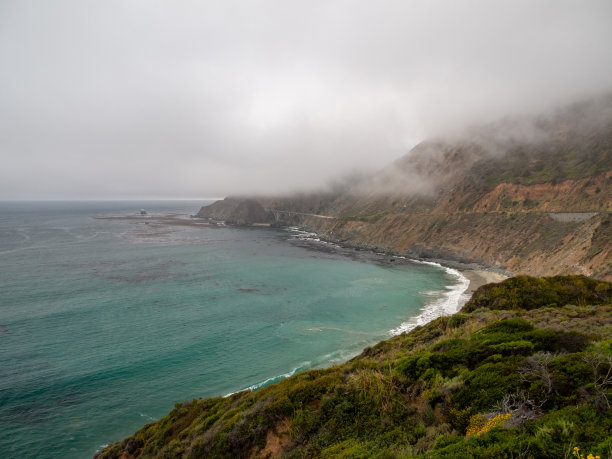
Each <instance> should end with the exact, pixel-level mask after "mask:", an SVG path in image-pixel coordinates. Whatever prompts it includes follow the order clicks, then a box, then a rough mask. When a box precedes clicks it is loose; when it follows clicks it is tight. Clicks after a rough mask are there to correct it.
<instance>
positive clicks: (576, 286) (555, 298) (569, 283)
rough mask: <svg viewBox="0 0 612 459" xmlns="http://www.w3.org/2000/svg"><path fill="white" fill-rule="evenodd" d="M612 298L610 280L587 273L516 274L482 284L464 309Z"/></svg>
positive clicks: (528, 307)
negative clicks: (536, 275)
mask: <svg viewBox="0 0 612 459" xmlns="http://www.w3.org/2000/svg"><path fill="white" fill-rule="evenodd" d="M611 300H612V284H611V283H610V282H605V281H600V280H596V279H591V278H589V277H586V276H555V277H541V278H535V277H530V276H516V277H512V278H510V279H506V280H505V281H503V282H500V283H498V284H487V285H483V286H482V287H480V288H479V289H478V290H476V292H474V294H473V295H472V298H471V299H470V300H469V301H468V302H467V303H466V304H465V306H464V307H463V311H464V312H472V311H475V310H476V309H479V308H487V309H500V310H515V309H526V310H531V309H537V308H542V307H546V306H555V307H556V306H562V305H565V304H576V305H586V304H591V305H597V304H604V303H610V301H611Z"/></svg>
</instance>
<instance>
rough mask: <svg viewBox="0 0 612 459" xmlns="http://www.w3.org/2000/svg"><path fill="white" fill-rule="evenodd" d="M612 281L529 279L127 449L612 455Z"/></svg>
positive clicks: (148, 433) (190, 416) (180, 410)
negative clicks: (577, 450)
mask: <svg viewBox="0 0 612 459" xmlns="http://www.w3.org/2000/svg"><path fill="white" fill-rule="evenodd" d="M611 337H612V284H610V283H608V282H603V281H595V280H593V279H589V278H586V277H584V276H564V277H555V278H546V279H535V278H529V277H526V276H522V277H519V278H514V279H509V280H507V281H504V282H502V283H500V284H489V285H486V286H483V287H481V288H480V289H479V290H478V291H477V292H476V293H475V294H474V296H473V298H472V300H471V301H470V302H468V304H467V305H466V306H465V308H464V312H461V313H458V314H455V315H453V316H450V317H442V318H439V319H437V320H435V321H433V322H431V323H429V324H427V325H425V326H423V327H418V328H416V329H415V330H413V331H412V332H410V333H408V334H403V335H400V336H396V337H393V338H391V339H389V340H387V341H383V342H381V343H379V344H377V345H376V346H374V347H372V348H367V349H365V350H364V351H363V353H362V354H361V355H359V356H358V357H355V358H354V359H352V360H351V361H349V362H347V363H345V364H343V365H339V366H336V367H332V368H328V369H323V370H312V371H306V372H303V373H300V374H297V375H295V376H293V377H291V378H288V379H286V380H284V381H282V382H280V383H278V384H275V385H272V386H268V387H265V388H263V389H261V390H258V391H256V392H249V391H245V392H240V393H237V394H234V395H231V396H229V397H227V398H220V397H219V398H211V399H203V400H192V401H189V402H185V403H183V404H177V405H176V408H175V409H174V410H172V411H171V412H170V414H168V416H166V417H165V418H163V419H161V420H160V421H157V422H153V423H151V424H148V425H146V426H145V427H143V428H142V429H141V430H139V431H138V432H136V433H135V434H134V435H133V436H131V437H129V438H127V439H125V440H123V441H121V442H119V443H116V444H113V445H111V446H109V447H108V448H106V449H105V450H104V451H102V452H101V453H100V454H99V455H98V457H99V458H115V457H124V458H129V457H281V456H282V457H295V458H301V457H363V458H369V457H380V458H393V457H447V458H458V457H490V458H502V457H572V452H573V451H574V450H573V448H575V447H578V448H580V451H581V452H583V453H585V454H586V453H591V454H593V455H600V456H601V457H610V456H611V455H612V437H611V436H610V432H611V431H612V410H611V409H610V403H611V401H612V398H611V397H612V338H611Z"/></svg>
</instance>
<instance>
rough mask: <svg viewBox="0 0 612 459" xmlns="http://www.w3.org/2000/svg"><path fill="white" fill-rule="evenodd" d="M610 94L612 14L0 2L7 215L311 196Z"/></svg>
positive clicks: (437, 6)
mask: <svg viewBox="0 0 612 459" xmlns="http://www.w3.org/2000/svg"><path fill="white" fill-rule="evenodd" d="M610 90H612V2H610V1H609V0H602V1H588V0H586V1H585V0H583V1H578V0H576V1H562V0H550V1H535V0H529V1H522V0H511V1H491V0H483V1H451V0H449V1H444V2H443V1H435V0H429V1H409V0H398V1H384V0H377V1H358V0H346V1H334V0H320V1H318V0H314V1H308V2H306V1H299V2H298V1H289V0H282V1H281V0H278V1H269V0H266V1H247V0H244V1H227V0H224V1H223V2H212V1H145V0H141V1H130V0H118V1H109V0H104V1H102V0H100V1H96V2H93V1H84V0H74V1H59V0H54V1H44V0H40V1H28V0H14V1H12V0H0V199H41V198H43V199H66V198H77V199H89V198H98V199H99V198H108V199H114V198H189V197H192V198H203V197H207V196H224V195H226V194H230V193H237V192H280V191H287V190H293V189H304V188H312V187H315V186H319V185H321V184H325V183H327V182H329V181H330V180H331V179H332V178H334V177H336V176H338V175H340V174H344V173H350V172H353V171H355V170H359V169H364V168H380V167H383V166H384V165H385V164H387V163H388V162H390V161H392V160H394V159H396V158H397V157H399V156H401V155H402V154H403V153H405V152H406V151H407V150H408V149H409V148H410V147H412V146H413V145H414V144H415V143H417V142H418V141H420V140H422V139H424V138H426V137H427V136H430V135H436V134H439V133H443V132H445V131H446V130H449V129H457V128H460V127H462V126H464V125H466V124H472V123H477V122H483V121H488V120H491V119H494V118H495V117H497V116H501V115H505V114H509V113H518V112H524V111H527V112H529V111H535V110H539V109H541V108H543V107H546V106H547V105H549V104H554V103H563V102H565V101H567V100H568V99H572V98H575V97H583V96H589V95H592V94H595V93H597V92H599V91H610Z"/></svg>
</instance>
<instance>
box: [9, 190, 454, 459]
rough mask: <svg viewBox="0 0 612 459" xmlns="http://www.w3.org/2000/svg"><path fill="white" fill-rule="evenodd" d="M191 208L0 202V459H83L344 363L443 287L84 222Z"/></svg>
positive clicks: (387, 271)
mask: <svg viewBox="0 0 612 459" xmlns="http://www.w3.org/2000/svg"><path fill="white" fill-rule="evenodd" d="M200 204H201V203H199V202H190V201H187V202H177V201H174V202H125V201H124V202H38V203H34V202H25V203H24V202H21V203H14V202H4V203H1V202H0V457H9V458H10V457H37V458H44V457H68V458H70V457H75V458H77V457H90V456H91V455H92V454H93V453H94V452H95V451H96V450H97V449H99V448H100V447H101V446H102V445H104V444H107V443H110V442H113V441H117V440H119V439H121V438H123V437H125V436H127V435H129V434H131V433H133V432H134V431H135V430H136V429H138V428H139V427H141V426H142V425H143V424H145V423H147V422H150V421H151V420H154V419H158V418H160V417H162V416H164V415H165V414H166V413H167V412H168V411H169V410H170V409H171V408H172V407H173V404H174V403H176V402H179V401H183V400H185V399H191V398H196V397H207V396H215V395H224V394H228V393H231V392H235V391H238V390H242V389H245V388H249V387H252V388H257V387H259V386H261V385H262V384H267V383H271V382H274V381H277V380H279V379H281V378H282V377H284V376H286V375H288V374H291V373H293V372H295V371H300V370H303V369H308V368H313V367H317V366H324V365H329V364H331V363H335V362H340V361H343V360H346V359H347V358H349V357H351V356H353V355H356V354H357V353H359V352H360V351H361V350H362V349H363V348H364V347H365V346H367V345H370V344H373V343H375V342H377V341H379V340H381V339H384V338H386V337H388V336H389V331H390V330H392V329H394V328H396V327H397V326H398V325H400V324H401V323H403V322H406V321H407V320H409V319H410V318H411V317H414V316H416V315H417V314H418V313H419V311H420V310H421V309H422V308H423V307H424V306H426V305H427V304H428V303H432V302H436V301H440V299H441V298H442V297H443V296H444V295H445V294H448V290H446V289H445V286H447V285H450V284H455V283H457V279H456V277H454V276H453V275H452V273H449V272H448V271H445V270H444V269H442V268H440V267H437V266H433V265H423V264H410V263H409V264H403V265H401V266H389V265H385V264H384V263H379V262H378V261H383V259H384V257H380V260H377V259H376V257H375V256H365V255H363V254H356V253H353V255H352V256H347V253H348V252H347V251H342V250H336V249H335V248H334V247H331V246H323V245H321V247H320V248H321V250H318V249H317V248H316V244H315V248H314V249H313V244H312V243H309V242H306V243H305V242H303V241H300V240H299V239H298V238H296V237H294V236H295V235H294V234H293V233H291V232H288V231H280V230H279V231H273V230H267V229H262V230H254V229H235V228H228V227H219V228H211V227H193V226H168V225H157V224H154V223H153V222H151V223H150V224H148V225H147V224H145V221H146V218H143V219H142V221H139V220H137V221H128V220H101V219H95V218H93V216H95V215H107V216H108V215H135V214H138V211H139V209H140V208H146V209H147V210H148V211H149V214H150V215H153V216H155V215H162V214H169V213H177V214H181V215H184V216H185V218H188V217H187V216H188V215H189V214H193V213H195V212H197V210H198V208H199V205H200ZM349 255H350V253H349Z"/></svg>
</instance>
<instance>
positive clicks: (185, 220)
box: [92, 214, 511, 312]
mask: <svg viewBox="0 0 612 459" xmlns="http://www.w3.org/2000/svg"><path fill="white" fill-rule="evenodd" d="M92 218H95V219H100V220H127V221H132V222H134V223H145V224H147V225H148V224H150V223H153V224H157V225H169V226H194V227H202V226H205V227H209V228H219V227H228V226H229V227H235V228H241V229H249V228H253V229H268V228H269V229H272V230H275V231H279V230H284V231H287V232H288V233H292V232H293V233H295V234H294V236H295V239H296V240H301V241H304V242H308V243H309V244H308V245H309V246H310V247H312V248H313V249H316V250H323V251H325V250H324V249H325V247H321V246H319V247H317V245H316V244H313V243H316V242H320V243H323V244H325V245H330V246H331V247H329V248H333V247H336V248H339V249H341V251H340V252H342V251H350V252H351V253H350V254H349V253H346V252H345V253H344V255H348V256H353V257H355V256H357V258H369V259H370V261H372V262H375V263H383V264H387V265H389V266H392V265H393V264H401V261H405V262H417V263H434V264H438V265H440V266H442V267H443V268H446V269H454V270H457V271H459V273H461V274H462V275H463V276H465V277H466V278H467V279H468V281H469V285H468V286H467V288H466V290H465V291H463V292H462V294H463V295H468V296H469V297H471V295H472V293H474V292H475V291H476V290H477V289H478V288H479V287H481V286H482V285H485V284H489V283H492V282H501V281H503V280H504V279H508V278H509V277H511V274H510V273H507V272H505V271H504V270H502V269H499V268H492V267H487V266H483V265H479V264H478V263H473V262H471V263H464V262H460V261H456V260H448V259H444V258H423V257H419V256H411V255H410V254H407V253H401V252H399V251H395V250H393V249H386V248H381V247H371V246H368V245H362V244H360V243H359V242H350V241H337V240H332V239H327V238H325V237H324V236H322V235H320V234H318V233H316V232H311V231H309V230H304V229H300V228H296V227H283V228H271V227H269V226H265V227H264V226H261V225H246V226H242V225H230V224H228V225H225V224H223V225H219V224H218V223H217V222H214V221H211V220H210V219H206V218H195V217H193V216H185V215H178V214H166V215H146V216H141V215H95V216H92ZM300 234H302V235H303V237H300ZM383 257H384V258H383ZM400 260H401V261H400ZM468 299H469V298H468ZM466 301H467V300H466ZM464 303H465V302H464ZM462 306H463V304H462V305H461V307H462ZM461 307H459V308H458V310H457V312H459V310H461Z"/></svg>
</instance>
